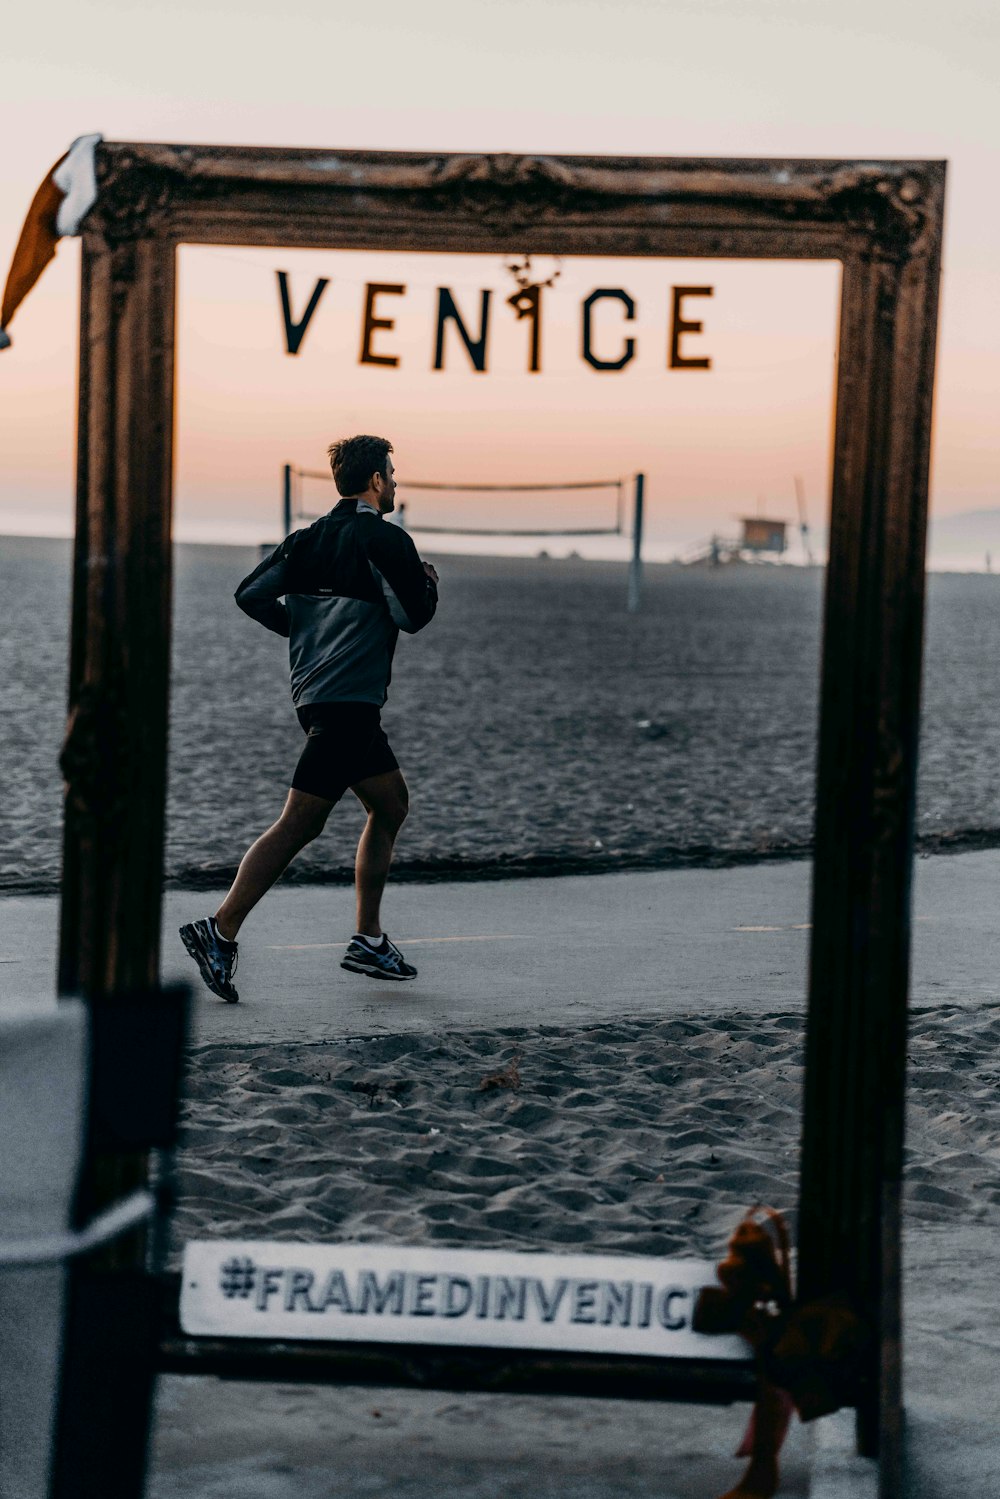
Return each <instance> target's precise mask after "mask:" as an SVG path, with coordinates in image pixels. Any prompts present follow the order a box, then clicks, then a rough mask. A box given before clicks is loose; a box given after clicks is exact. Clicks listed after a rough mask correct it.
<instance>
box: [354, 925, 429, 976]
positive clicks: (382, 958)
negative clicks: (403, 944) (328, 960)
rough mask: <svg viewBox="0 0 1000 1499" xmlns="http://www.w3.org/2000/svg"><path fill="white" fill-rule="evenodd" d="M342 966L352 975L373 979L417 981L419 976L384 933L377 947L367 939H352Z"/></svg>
mask: <svg viewBox="0 0 1000 1499" xmlns="http://www.w3.org/2000/svg"><path fill="white" fill-rule="evenodd" d="M340 966H341V968H347V969H349V970H350V972H351V973H364V974H366V975H367V976H368V978H371V979H415V978H416V976H417V970H416V969H415V968H414V966H413V964H412V963H407V961H406V959H405V958H404V957H403V954H402V953H401V952H400V950H399V948H398V947H396V946H395V944H394V943H392V942H390V941H389V939H388V937H387V936H386V935H385V933H384V932H383V933H382V941H381V943H376V944H375V945H373V944H372V943H371V942H369V941H368V938H367V937H352V938H351V940H350V942H349V943H348V944H347V951H346V952H345V954H344V956H343V957H342V958H341V960H340Z"/></svg>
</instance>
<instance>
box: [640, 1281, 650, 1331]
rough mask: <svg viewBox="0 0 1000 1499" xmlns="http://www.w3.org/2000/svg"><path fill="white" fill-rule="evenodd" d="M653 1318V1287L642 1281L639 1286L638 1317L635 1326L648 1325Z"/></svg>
mask: <svg viewBox="0 0 1000 1499" xmlns="http://www.w3.org/2000/svg"><path fill="white" fill-rule="evenodd" d="M652 1320H653V1287H652V1286H651V1285H649V1284H648V1282H644V1283H643V1284H642V1285H641V1286H640V1287H639V1317H638V1320H637V1322H636V1326H637V1327H648V1326H649V1324H650V1322H651V1321H652Z"/></svg>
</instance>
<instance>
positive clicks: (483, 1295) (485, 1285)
mask: <svg viewBox="0 0 1000 1499" xmlns="http://www.w3.org/2000/svg"><path fill="white" fill-rule="evenodd" d="M489 1314H490V1278H489V1276H488V1275H477V1276H476V1316H477V1317H488V1316H489Z"/></svg>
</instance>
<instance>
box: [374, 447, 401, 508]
mask: <svg viewBox="0 0 1000 1499" xmlns="http://www.w3.org/2000/svg"><path fill="white" fill-rule="evenodd" d="M385 474H386V476H385V478H384V479H383V478H382V475H381V474H376V475H375V488H376V492H377V494H378V506H379V509H380V510H381V512H382V514H383V515H390V514H391V513H392V511H393V510H395V508H396V473H395V470H394V468H393V466H392V458H391V457H390V456H388V455H387V456H386V460H385Z"/></svg>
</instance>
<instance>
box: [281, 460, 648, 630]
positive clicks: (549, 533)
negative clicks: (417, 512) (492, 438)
mask: <svg viewBox="0 0 1000 1499" xmlns="http://www.w3.org/2000/svg"><path fill="white" fill-rule="evenodd" d="M303 479H310V480H312V479H314V480H318V481H319V482H321V483H332V480H333V475H332V474H330V473H324V472H318V471H316V470H314V469H306V468H299V467H297V466H296V465H295V464H293V463H286V464H284V465H283V466H282V523H283V526H284V534H285V535H286V536H287V535H288V534H289V533H290V532H291V531H292V529H293V528H294V526H295V525H296V524H297V523H299V522H301V521H314V520H318V519H319V516H320V514H321V513H322V512H313V511H306V510H305V509H304V508H303V506H302V503H301V481H302V480H303ZM631 482H632V485H633V506H632V553H631V558H630V561H629V570H628V588H627V597H626V608H627V611H628V613H630V614H635V613H637V612H638V611H639V608H640V607H641V602H642V532H643V503H644V496H645V483H646V479H645V475H644V474H635V475H634V476H632V480H631ZM628 484H629V479H627V478H617V479H587V480H573V481H571V482H569V483H566V484H454V483H441V482H432V481H430V480H426V481H422V480H412V481H409V482H407V483H405V484H401V485H400V486H399V487H400V490H401V491H402V493H403V495H404V496H406V495H409V494H410V493H411V492H412V493H414V494H440V495H445V494H452V495H462V496H482V495H489V494H495V495H512V494H553V493H559V494H566V493H576V492H579V491H581V490H588V491H591V492H593V491H597V490H614V492H615V523H614V525H613V526H610V525H608V526H572V527H564V526H543V527H527V528H526V527H523V526H504V527H493V526H462V525H450V526H449V525H427V524H422V523H421V522H419V521H417V522H414V521H412V520H411V519H410V516H409V515H408V514H407V515H406V516H405V519H404V516H403V511H404V508H405V506H406V503H407V501H406V499H405V498H401V499H400V502H399V509H398V510H397V512H396V521H395V523H396V524H398V525H401V526H402V527H403V529H404V530H406V531H416V532H420V533H421V534H422V535H425V536H482V537H501V536H512V537H538V538H545V537H571V536H573V537H576V536H624V535H625V504H626V496H625V490H626V487H627V486H628Z"/></svg>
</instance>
